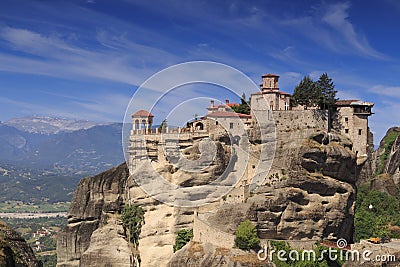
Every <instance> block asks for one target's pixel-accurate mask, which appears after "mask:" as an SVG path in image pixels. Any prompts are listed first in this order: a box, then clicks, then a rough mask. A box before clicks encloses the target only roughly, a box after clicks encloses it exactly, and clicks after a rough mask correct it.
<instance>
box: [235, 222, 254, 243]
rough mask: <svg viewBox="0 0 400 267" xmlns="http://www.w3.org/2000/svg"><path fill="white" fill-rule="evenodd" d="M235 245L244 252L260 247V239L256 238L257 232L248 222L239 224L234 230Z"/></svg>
mask: <svg viewBox="0 0 400 267" xmlns="http://www.w3.org/2000/svg"><path fill="white" fill-rule="evenodd" d="M235 245H236V246H237V247H238V248H240V249H244V250H249V249H257V248H259V247H260V239H259V238H258V236H257V230H256V228H255V227H254V225H253V224H252V223H251V222H250V221H249V220H245V221H244V222H241V223H240V224H239V226H238V228H237V229H236V238H235Z"/></svg>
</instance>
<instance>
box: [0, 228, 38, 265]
mask: <svg viewBox="0 0 400 267" xmlns="http://www.w3.org/2000/svg"><path fill="white" fill-rule="evenodd" d="M40 266H42V264H41V262H40V261H38V260H37V259H36V257H35V255H34V254H33V251H32V249H31V247H30V246H29V245H28V244H27V243H26V241H25V240H24V239H23V238H22V237H21V236H20V234H18V233H17V232H16V231H14V230H12V229H11V228H10V227H8V226H7V225H6V224H5V223H3V222H0V267H40Z"/></svg>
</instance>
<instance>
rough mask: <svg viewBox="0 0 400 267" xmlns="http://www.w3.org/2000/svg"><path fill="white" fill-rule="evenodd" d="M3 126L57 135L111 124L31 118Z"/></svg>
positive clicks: (53, 118)
mask: <svg viewBox="0 0 400 267" xmlns="http://www.w3.org/2000/svg"><path fill="white" fill-rule="evenodd" d="M3 124H5V125H7V126H11V127H14V128H16V129H18V130H20V131H24V132H28V133H36V134H58V133H62V132H74V131H78V130H86V129H89V128H92V127H94V126H100V125H109V124H112V123H98V122H92V121H85V120H71V119H65V118H56V117H43V116H33V117H23V118H15V119H11V120H8V121H6V122H4V123H3Z"/></svg>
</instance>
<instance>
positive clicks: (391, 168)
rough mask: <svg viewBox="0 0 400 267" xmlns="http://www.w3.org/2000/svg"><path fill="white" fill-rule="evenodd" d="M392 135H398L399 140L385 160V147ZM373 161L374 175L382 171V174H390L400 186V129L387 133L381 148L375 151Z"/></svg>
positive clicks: (380, 145) (394, 143) (397, 139)
mask: <svg viewBox="0 0 400 267" xmlns="http://www.w3.org/2000/svg"><path fill="white" fill-rule="evenodd" d="M390 135H395V136H396V135H397V138H396V139H395V140H394V142H393V144H392V146H391V147H390V148H389V149H390V153H389V154H388V156H387V158H386V159H384V158H383V157H382V156H383V154H384V153H385V147H386V146H387V145H388V144H386V141H387V139H388V136H390ZM373 159H374V160H373V165H372V168H373V170H372V171H373V173H377V172H379V170H380V171H381V173H382V174H385V173H387V174H389V175H390V176H391V177H392V178H393V181H394V183H395V184H396V185H397V184H400V127H393V128H390V129H389V130H388V131H387V133H386V135H385V137H383V139H382V141H381V142H380V144H379V148H378V149H377V150H376V151H375V153H374V156H373Z"/></svg>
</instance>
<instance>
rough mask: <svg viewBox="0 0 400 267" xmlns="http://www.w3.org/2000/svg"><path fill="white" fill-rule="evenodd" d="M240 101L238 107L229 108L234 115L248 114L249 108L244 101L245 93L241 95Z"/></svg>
mask: <svg viewBox="0 0 400 267" xmlns="http://www.w3.org/2000/svg"><path fill="white" fill-rule="evenodd" d="M240 101H241V103H240V105H238V106H232V107H231V108H232V110H233V111H235V112H236V113H241V114H250V108H249V104H248V103H247V101H246V94H245V93H243V94H242V97H241V99H240Z"/></svg>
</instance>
